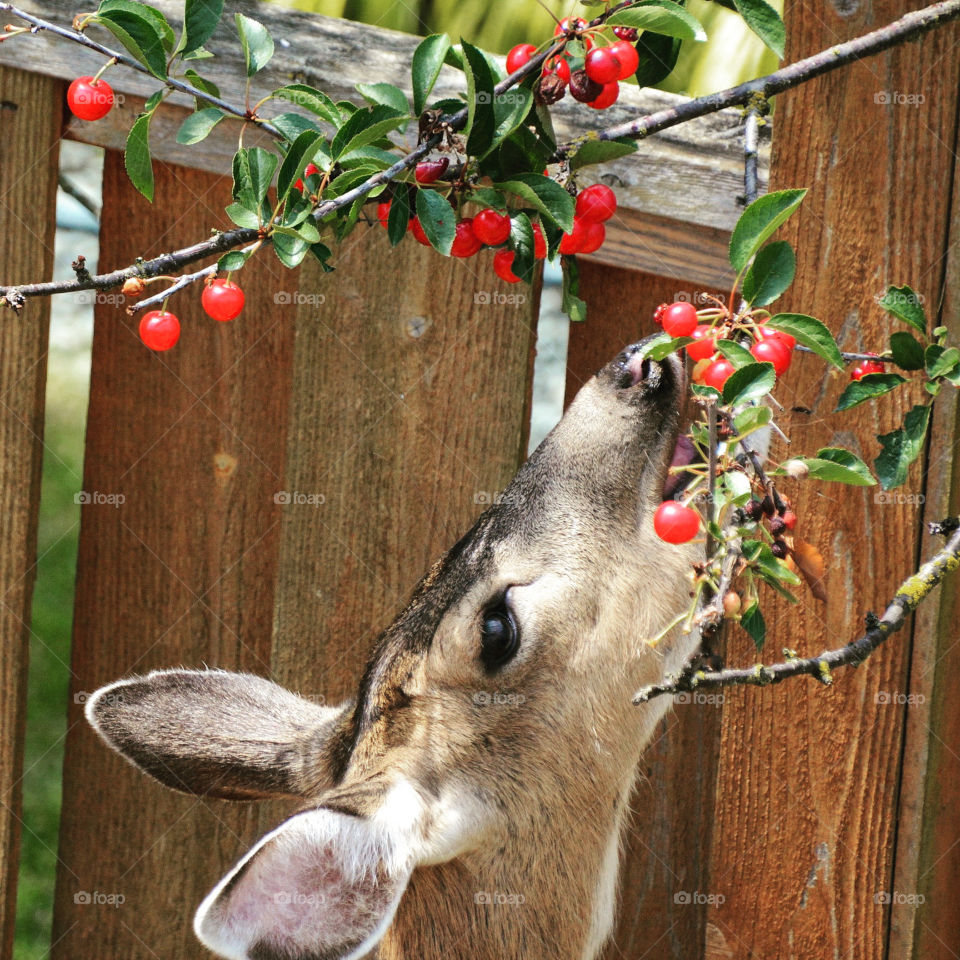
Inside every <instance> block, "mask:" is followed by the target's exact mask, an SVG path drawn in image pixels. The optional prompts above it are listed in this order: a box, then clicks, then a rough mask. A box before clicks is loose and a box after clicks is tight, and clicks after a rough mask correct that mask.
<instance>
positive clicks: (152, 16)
mask: <svg viewBox="0 0 960 960" xmlns="http://www.w3.org/2000/svg"><path fill="white" fill-rule="evenodd" d="M115 10H125V11H126V12H127V13H130V14H133V15H134V16H137V17H143V18H144V19H145V20H149V21H150V23H152V24H153V26H154V27H155V28H156V30H157V33H158V34H159V35H160V42H161V43H162V44H163V47H164V49H165V50H166V51H168V52H171V51H172V50H173V41H174V33H173V27H171V26H170V23H169V21H168V20H167V18H166V17H165V16H164V14H163V13H162V12H161V11H160V10H158V9H157V8H156V7H151V6H150V5H149V4H146V3H139V2H138V0H101V3H100V6H99V7H98V8H97V14H100V13H106V12H108V11H115Z"/></svg>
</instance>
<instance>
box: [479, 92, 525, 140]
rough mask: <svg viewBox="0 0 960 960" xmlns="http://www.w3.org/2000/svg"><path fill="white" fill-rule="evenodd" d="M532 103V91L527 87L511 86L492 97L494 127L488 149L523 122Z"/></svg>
mask: <svg viewBox="0 0 960 960" xmlns="http://www.w3.org/2000/svg"><path fill="white" fill-rule="evenodd" d="M532 104H533V91H532V90H530V89H529V88H528V87H512V88H511V89H510V90H507V91H506V93H501V94H500V95H499V96H498V97H495V98H494V101H493V113H494V123H495V124H496V129H495V130H494V133H493V143H492V144H491V146H490V150H493V149H494V148H495V147H496V146H497V145H498V144H500V143H502V142H503V141H504V140H505V139H506V138H507V137H508V136H510V134H511V133H513V131H514V130H516V129H517V127H519V126H520V124H521V123H523V121H524V119H525V118H526V116H527V114H528V113H529V112H530V107H531V106H532ZM488 152H489V151H488Z"/></svg>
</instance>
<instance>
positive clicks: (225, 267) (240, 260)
mask: <svg viewBox="0 0 960 960" xmlns="http://www.w3.org/2000/svg"><path fill="white" fill-rule="evenodd" d="M248 256H249V254H246V253H244V252H243V251H242V250H228V251H227V252H226V253H225V254H224V255H223V256H222V257H221V258H220V259H219V260H218V261H217V269H218V270H219V271H220V272H221V273H232V272H233V271H234V270H239V269H240V268H241V267H242V266H243V265H244V264H245V263H246V262H247V257H248Z"/></svg>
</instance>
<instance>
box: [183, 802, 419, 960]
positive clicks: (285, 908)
mask: <svg viewBox="0 0 960 960" xmlns="http://www.w3.org/2000/svg"><path fill="white" fill-rule="evenodd" d="M413 859H414V858H413V856H412V851H411V850H410V848H409V846H408V845H406V844H405V843H403V842H402V841H401V840H399V839H398V838H397V836H396V835H395V834H394V832H393V831H391V830H390V828H389V827H388V826H386V825H384V824H383V823H381V822H379V821H378V820H375V819H370V818H367V817H357V816H353V815H350V814H345V813H341V812H339V811H335V810H330V809H326V808H319V809H316V810H308V811H306V812H305V813H299V814H297V815H296V816H294V817H291V818H290V819H289V820H287V821H286V822H285V823H283V824H281V825H280V826H279V827H278V828H277V829H276V830H274V831H273V832H272V833H269V834H267V835H266V836H265V837H264V838H263V839H262V840H260V842H259V843H258V844H257V845H256V846H255V847H254V848H253V849H252V850H251V851H250V852H249V853H248V854H247V855H246V856H245V857H244V858H243V860H241V861H240V863H238V864H237V866H236V867H234V869H233V870H232V871H231V872H230V873H228V874H227V875H226V876H225V877H224V878H223V880H221V881H220V883H219V884H218V885H217V886H216V888H215V889H214V890H213V891H212V892H211V893H210V895H209V896H208V897H207V898H206V900H204V902H203V903H202V904H201V905H200V909H199V910H198V911H197V915H196V918H195V920H194V924H193V926H194V930H195V931H196V934H197V936H198V937H199V938H200V940H201V942H202V943H203V944H204V945H205V946H207V947H208V948H209V949H210V950H212V951H213V952H214V953H217V954H219V955H221V956H223V957H227V958H229V960H253V958H256V960H356V958H360V957H363V956H364V955H366V954H367V953H368V951H370V950H372V949H373V947H375V946H376V944H377V943H379V941H380V940H381V939H382V938H383V935H384V934H385V933H386V931H387V928H388V927H389V926H390V923H391V921H392V920H393V916H394V914H395V913H396V910H397V905H398V904H399V902H400V898H401V897H402V896H403V892H404V890H405V889H406V887H407V882H408V881H409V879H410V874H411V872H412V870H413V866H414V863H413Z"/></svg>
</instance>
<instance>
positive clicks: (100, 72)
mask: <svg viewBox="0 0 960 960" xmlns="http://www.w3.org/2000/svg"><path fill="white" fill-rule="evenodd" d="M116 62H117V58H116V57H111V58H110V59H109V60H108V61H107V62H106V63H105V64H104V65H103V66H102V67H101V68H100V69H99V70H98V71H97V72H96V73H95V74H94V75H93V76H92V77H91V78H90V86H91V87H95V86H96V85H97V82H98V81H99V80H100V78H101V77H102V76H103V75H104V73H105V72H106V71H107V70H109V69H110V67H112V66H114V65H115V64H116Z"/></svg>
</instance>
